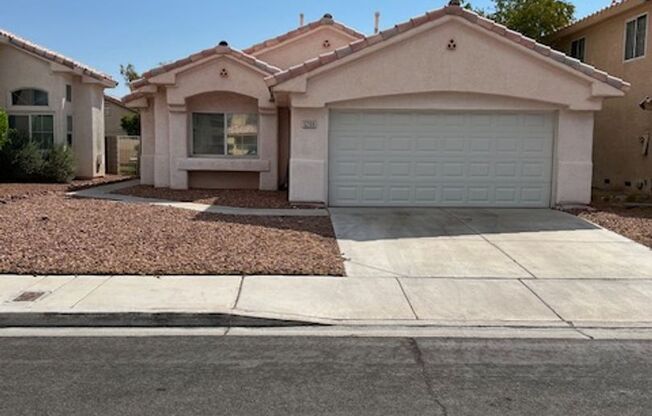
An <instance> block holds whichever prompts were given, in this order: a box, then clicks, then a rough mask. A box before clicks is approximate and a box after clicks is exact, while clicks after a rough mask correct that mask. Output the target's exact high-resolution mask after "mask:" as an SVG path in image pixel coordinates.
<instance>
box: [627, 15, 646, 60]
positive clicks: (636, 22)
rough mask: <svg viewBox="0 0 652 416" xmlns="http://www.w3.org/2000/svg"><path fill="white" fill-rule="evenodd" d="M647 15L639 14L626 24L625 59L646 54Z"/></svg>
mask: <svg viewBox="0 0 652 416" xmlns="http://www.w3.org/2000/svg"><path fill="white" fill-rule="evenodd" d="M646 36H647V15H643V16H639V17H637V18H635V19H632V20H630V21H628V22H627V23H626V24H625V60H629V59H634V58H638V57H641V56H643V55H645V41H646Z"/></svg>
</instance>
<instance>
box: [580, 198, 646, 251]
mask: <svg viewBox="0 0 652 416" xmlns="http://www.w3.org/2000/svg"><path fill="white" fill-rule="evenodd" d="M626 204H628V203H627V202H626V201H614V200H613V199H611V198H607V197H605V195H604V194H603V193H596V195H595V197H594V201H593V202H592V203H591V207H592V208H594V209H595V211H587V210H570V211H569V212H570V213H572V214H575V215H577V216H578V217H580V218H584V219H586V220H588V221H591V222H593V223H595V224H598V225H601V226H602V227H604V228H607V229H609V230H611V231H614V232H617V233H618V234H621V235H624V236H625V237H627V238H630V239H632V240H634V241H636V242H639V243H641V244H644V245H646V246H648V247H650V248H652V207H643V206H627V205H626Z"/></svg>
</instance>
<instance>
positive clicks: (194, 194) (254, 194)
mask: <svg viewBox="0 0 652 416" xmlns="http://www.w3.org/2000/svg"><path fill="white" fill-rule="evenodd" d="M113 193H115V194H120V195H131V196H137V197H140V198H156V199H167V200H170V201H179V202H195V203H198V204H208V205H222V206H228V207H240V208H272V209H278V208H319V207H317V206H312V205H308V206H305V205H300V206H297V205H294V204H291V203H290V202H289V201H288V194H287V191H259V190H255V189H188V190H178V189H170V188H154V187H153V186H149V185H136V186H131V187H129V188H122V189H118V190H116V191H113Z"/></svg>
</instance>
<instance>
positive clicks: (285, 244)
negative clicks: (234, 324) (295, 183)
mask: <svg viewBox="0 0 652 416" xmlns="http://www.w3.org/2000/svg"><path fill="white" fill-rule="evenodd" d="M0 189H3V194H4V195H5V198H7V195H8V196H9V197H8V198H7V199H5V203H4V204H0V273H20V274H297V275H312V274H314V275H342V274H343V273H344V268H343V263H342V258H341V256H340V253H339V248H338V246H337V242H336V240H335V238H334V233H333V229H332V226H331V223H330V219H329V218H328V217H244V216H229V215H217V214H206V213H197V212H194V211H187V210H182V209H175V208H166V207H155V206H146V205H132V204H122V203H116V202H112V201H102V200H92V199H75V198H69V197H66V196H65V195H64V194H63V191H64V190H67V189H68V188H66V187H63V188H61V187H60V186H59V185H12V186H4V187H1V186H0ZM16 195H21V196H20V197H16Z"/></svg>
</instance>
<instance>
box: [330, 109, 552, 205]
mask: <svg viewBox="0 0 652 416" xmlns="http://www.w3.org/2000/svg"><path fill="white" fill-rule="evenodd" d="M552 147H553V117H552V115H551V114H532V113H527V114H526V113H515V114H512V113H416V112H415V113H404V112H403V113H402V112H337V111H332V112H331V116H330V137H329V175H328V176H329V203H330V205H332V206H482V207H491V206H495V207H547V206H549V205H550V187H551V177H552Z"/></svg>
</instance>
